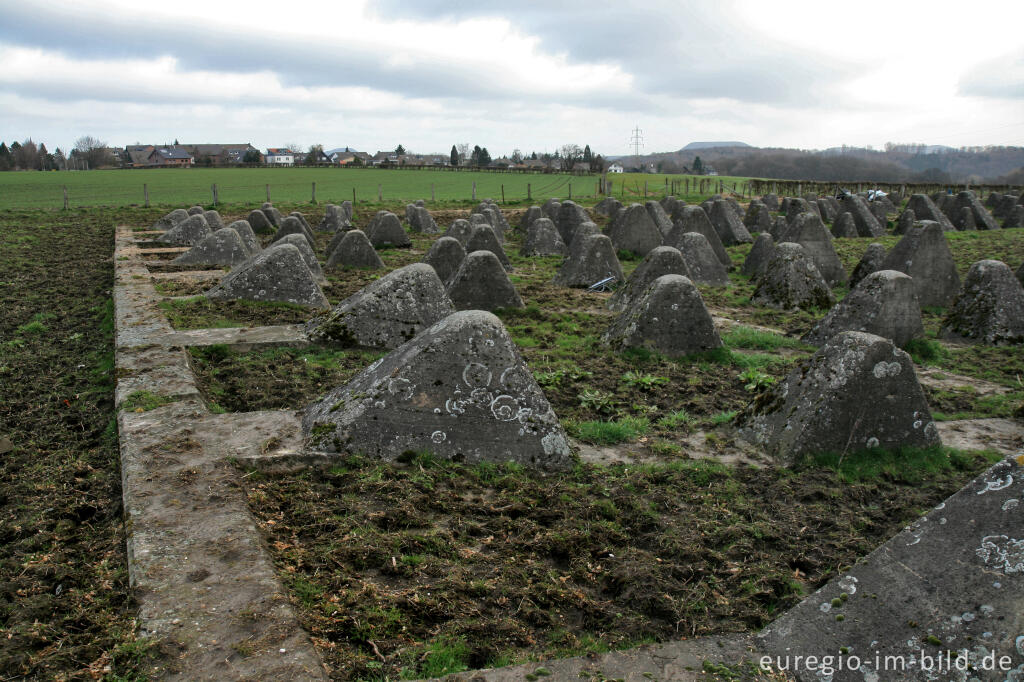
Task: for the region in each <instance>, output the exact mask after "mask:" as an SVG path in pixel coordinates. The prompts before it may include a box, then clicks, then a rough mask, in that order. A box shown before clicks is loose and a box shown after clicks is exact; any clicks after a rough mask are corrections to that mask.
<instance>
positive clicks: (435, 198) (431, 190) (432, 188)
mask: <svg viewBox="0 0 1024 682" xmlns="http://www.w3.org/2000/svg"><path fill="white" fill-rule="evenodd" d="M430 201H432V202H433V201H437V197H436V196H435V195H434V183H430Z"/></svg>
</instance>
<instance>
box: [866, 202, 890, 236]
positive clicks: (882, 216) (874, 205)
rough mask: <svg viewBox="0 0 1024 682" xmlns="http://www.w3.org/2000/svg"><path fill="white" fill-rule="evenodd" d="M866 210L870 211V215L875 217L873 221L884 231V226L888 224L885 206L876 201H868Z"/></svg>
mask: <svg viewBox="0 0 1024 682" xmlns="http://www.w3.org/2000/svg"><path fill="white" fill-rule="evenodd" d="M868 210H869V211H871V215H873V216H875V220H877V221H878V224H879V225H881V226H882V228H883V229H885V226H886V225H888V223H889V216H887V215H886V210H885V204H882V203H881V202H878V201H869V202H868Z"/></svg>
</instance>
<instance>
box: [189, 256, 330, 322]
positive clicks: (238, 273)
mask: <svg viewBox="0 0 1024 682" xmlns="http://www.w3.org/2000/svg"><path fill="white" fill-rule="evenodd" d="M206 296H207V297H208V298H211V299H214V300H218V299H244V300H247V301H279V302H284V303H294V304H297V305H304V306H310V307H313V308H328V307H329V305H328V303H327V297H326V296H324V292H323V291H322V290H321V289H320V285H319V284H318V283H317V281H316V278H315V277H314V276H313V273H312V272H310V271H309V268H308V267H307V266H306V262H305V261H304V260H303V259H302V254H301V253H299V250H298V249H297V248H295V247H294V246H293V245H292V244H276V245H274V246H271V247H270V248H267V249H264V250H263V252H262V253H260V254H259V255H257V256H256V257H255V258H252V259H250V260H248V261H246V262H245V263H243V264H242V265H241V266H239V267H238V268H236V269H234V270H232V271H231V272H229V273H228V274H227V276H225V277H224V279H222V280H221V281H220V283H219V284H217V286H215V287H213V288H212V289H210V290H209V291H207V292H206Z"/></svg>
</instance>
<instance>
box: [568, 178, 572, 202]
mask: <svg viewBox="0 0 1024 682" xmlns="http://www.w3.org/2000/svg"><path fill="white" fill-rule="evenodd" d="M569 201H572V183H571V182H570V183H569Z"/></svg>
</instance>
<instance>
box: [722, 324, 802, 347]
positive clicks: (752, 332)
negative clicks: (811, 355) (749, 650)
mask: <svg viewBox="0 0 1024 682" xmlns="http://www.w3.org/2000/svg"><path fill="white" fill-rule="evenodd" d="M722 343H724V344H725V345H726V346H727V347H728V348H745V349H749V350H776V349H778V348H799V349H801V350H812V347H811V346H808V345H807V344H805V343H803V342H801V341H800V340H799V339H794V338H790V337H788V336H783V335H782V334H776V333H774V332H769V331H764V330H763V329H754V328H753V327H744V326H736V327H732V328H731V329H729V331H727V332H724V333H723V334H722Z"/></svg>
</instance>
